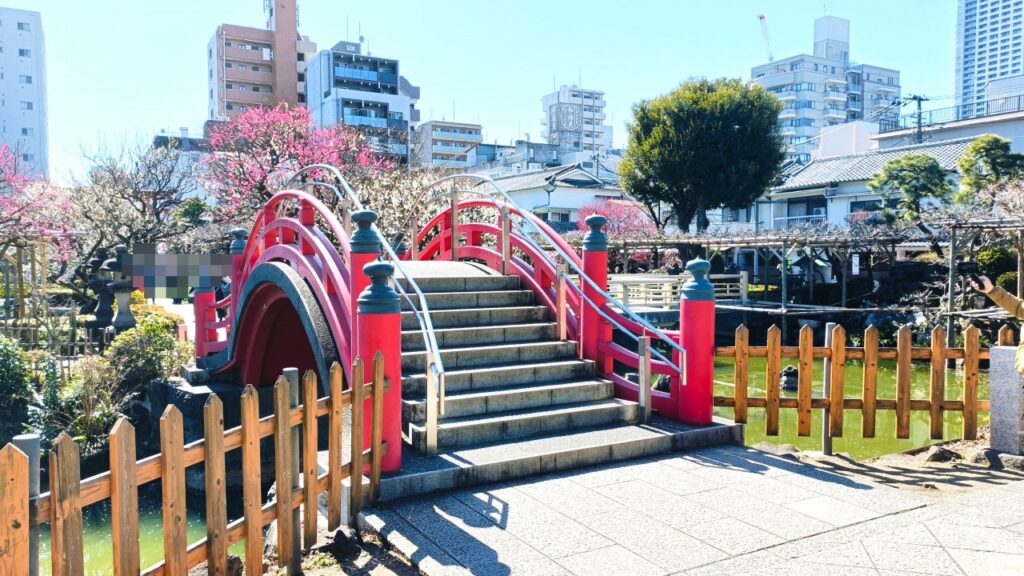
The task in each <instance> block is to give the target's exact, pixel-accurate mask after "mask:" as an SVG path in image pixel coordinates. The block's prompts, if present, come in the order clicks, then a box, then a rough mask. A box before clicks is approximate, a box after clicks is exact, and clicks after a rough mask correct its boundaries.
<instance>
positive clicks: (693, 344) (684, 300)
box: [678, 258, 715, 424]
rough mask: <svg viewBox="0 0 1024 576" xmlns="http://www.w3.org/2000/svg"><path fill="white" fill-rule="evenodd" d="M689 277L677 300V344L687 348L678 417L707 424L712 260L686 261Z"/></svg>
mask: <svg viewBox="0 0 1024 576" xmlns="http://www.w3.org/2000/svg"><path fill="white" fill-rule="evenodd" d="M686 269H687V270H688V271H689V272H690V274H691V275H692V278H691V279H690V280H689V281H687V282H686V284H683V288H682V296H681V298H680V300H679V345H680V346H682V347H683V348H684V349H685V350H686V365H685V366H684V367H683V368H684V370H685V371H686V380H685V382H684V385H683V386H680V388H679V394H678V402H679V403H678V407H679V412H678V414H679V419H680V420H682V421H683V422H687V423H690V424H710V423H711V415H712V410H713V406H712V403H713V399H712V397H713V395H714V382H715V287H714V286H713V285H712V284H711V282H710V281H708V278H707V276H708V272H709V271H710V270H711V263H710V262H708V261H707V260H704V259H701V258H695V259H693V260H690V261H689V262H687V263H686Z"/></svg>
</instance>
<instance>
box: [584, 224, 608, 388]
mask: <svg viewBox="0 0 1024 576" xmlns="http://www.w3.org/2000/svg"><path fill="white" fill-rule="evenodd" d="M585 222H586V223H587V226H590V231H589V232H587V234H586V235H585V236H584V237H583V273H584V274H585V275H587V276H589V277H590V279H591V280H593V281H594V282H595V283H596V284H597V285H598V286H600V287H601V289H602V290H607V289H608V236H606V235H605V233H604V231H602V230H601V228H602V227H603V226H604V225H605V223H607V222H608V219H607V218H605V217H604V216H601V215H600V214H594V215H591V216H588V217H587V219H586V221H585ZM582 284H583V294H584V295H586V297H587V298H589V299H590V301H591V302H593V303H594V305H595V306H598V307H600V308H602V309H603V308H604V306H605V299H604V296H602V295H601V293H600V292H598V291H597V290H595V289H594V288H593V287H592V286H591V285H590V284H589V283H588V282H586V281H583V282H582ZM582 308H583V319H582V320H583V321H582V323H581V326H580V334H581V337H580V344H581V346H582V347H583V357H584V358H586V359H589V360H594V361H595V362H596V363H597V373H598V374H607V373H609V372H611V371H612V359H611V357H610V356H609V357H605V355H604V352H602V351H601V343H602V342H611V341H612V326H611V324H609V323H608V321H607V320H605V319H604V318H602V317H601V315H600V314H598V312H597V310H595V309H594V308H593V307H592V306H590V305H589V304H587V302H585V301H584V302H583V304H582Z"/></svg>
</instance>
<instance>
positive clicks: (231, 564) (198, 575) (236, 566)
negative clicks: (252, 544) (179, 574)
mask: <svg viewBox="0 0 1024 576" xmlns="http://www.w3.org/2000/svg"><path fill="white" fill-rule="evenodd" d="M244 572H245V565H244V564H242V559H241V558H239V557H238V556H235V555H234V554H228V571H227V576H242V574H243V573H244ZM208 573H209V571H208V570H207V568H206V562H203V563H202V564H200V565H199V566H196V567H195V568H193V569H191V570H189V571H188V576H206V574H208Z"/></svg>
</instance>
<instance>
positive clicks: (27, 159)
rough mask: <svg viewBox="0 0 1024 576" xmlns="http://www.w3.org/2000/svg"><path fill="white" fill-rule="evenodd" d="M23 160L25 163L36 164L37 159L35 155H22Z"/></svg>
mask: <svg viewBox="0 0 1024 576" xmlns="http://www.w3.org/2000/svg"><path fill="white" fill-rule="evenodd" d="M21 159H22V160H24V161H25V162H34V161H35V159H36V156H35V154H22V155H21Z"/></svg>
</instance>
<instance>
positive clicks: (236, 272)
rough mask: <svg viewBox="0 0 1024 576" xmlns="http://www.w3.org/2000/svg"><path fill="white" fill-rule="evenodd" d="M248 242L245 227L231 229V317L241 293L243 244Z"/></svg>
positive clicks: (243, 257) (234, 313) (236, 308)
mask: <svg viewBox="0 0 1024 576" xmlns="http://www.w3.org/2000/svg"><path fill="white" fill-rule="evenodd" d="M248 243H249V231H248V230H246V229H245V228H232V229H231V247H230V248H229V249H228V253H230V254H231V294H232V295H234V296H235V297H233V298H232V299H231V318H232V319H234V318H236V317H237V313H238V298H237V296H240V295H241V294H242V284H241V282H242V270H243V268H245V246H246V245H247V244H248Z"/></svg>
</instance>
